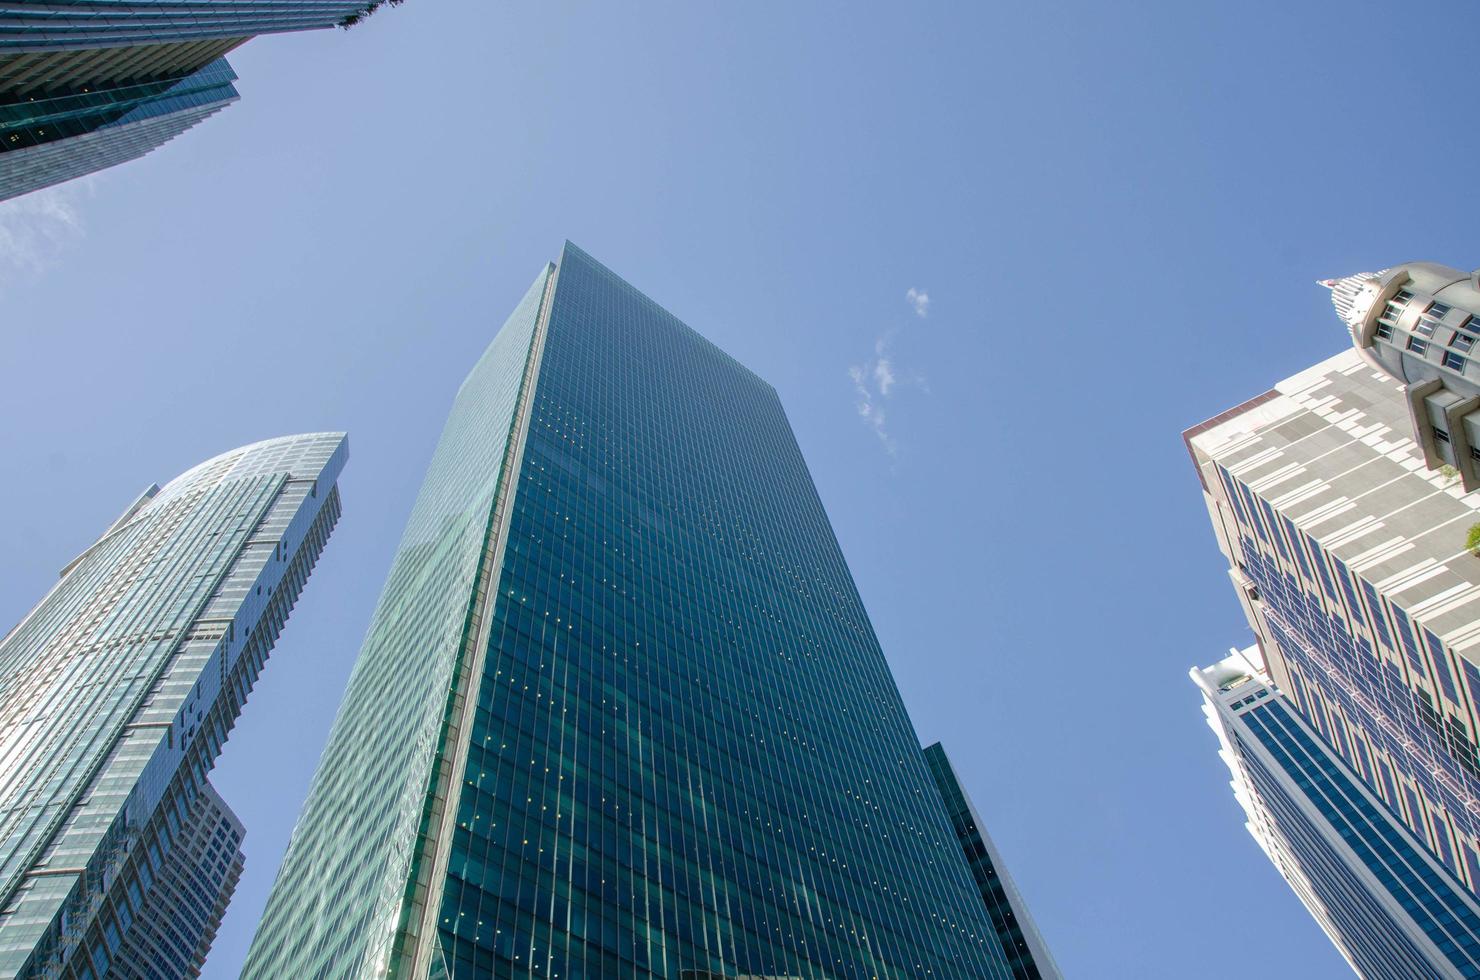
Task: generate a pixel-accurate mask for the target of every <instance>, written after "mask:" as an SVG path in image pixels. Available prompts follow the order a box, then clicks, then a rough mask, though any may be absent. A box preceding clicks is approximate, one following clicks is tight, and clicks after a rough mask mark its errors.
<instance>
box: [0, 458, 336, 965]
mask: <svg viewBox="0 0 1480 980" xmlns="http://www.w3.org/2000/svg"><path fill="white" fill-rule="evenodd" d="M346 453H347V447H346V442H345V439H344V436H343V435H340V434H334V433H327V434H318V435H305V436H294V437H289V438H283V439H273V440H269V441H267V442H261V443H257V444H255V445H251V446H247V447H245V448H242V449H238V450H236V451H234V452H230V453H226V454H225V455H222V456H218V457H216V458H215V459H212V460H210V461H208V462H206V463H202V464H201V465H199V466H197V467H195V468H194V469H192V470H190V471H189V472H187V473H185V474H184V475H182V476H180V477H178V478H177V479H175V480H174V481H172V482H171V483H169V484H168V485H167V486H165V487H164V488H163V489H160V488H159V487H157V486H155V487H151V488H149V490H147V491H145V493H143V494H142V495H141V496H140V497H139V498H138V499H137V500H136V501H135V502H134V503H133V505H132V506H130V507H129V508H128V509H127V510H126V511H125V512H124V513H123V515H122V516H121V517H119V518H118V520H117V521H116V522H114V524H113V525H112V526H111V527H109V528H108V529H107V531H106V532H104V534H103V535H102V536H101V537H100V538H98V540H97V541H96V542H94V543H93V544H92V545H91V546H90V547H88V549H87V550H86V551H84V552H83V553H82V554H81V555H79V556H78V557H77V558H76V559H74V560H73V561H72V562H71V563H70V564H69V565H68V566H67V567H66V568H65V569H63V570H62V574H61V579H60V581H58V582H57V584H56V585H55V586H54V587H53V588H52V590H51V591H50V592H49V593H48V594H47V595H46V597H45V598H43V599H42V600H41V602H40V604H38V605H37V606H36V607H35V608H34V609H32V610H31V612H30V613H28V614H27V615H26V617H25V618H24V619H22V620H21V622H20V623H19V624H18V625H16V626H15V628H14V629H12V630H11V631H10V632H9V633H8V634H6V636H5V637H4V638H3V639H0V760H3V764H0V978H5V980H13V978H21V980H33V978H34V980H41V978H47V980H52V978H59V980H104V978H111V977H122V978H133V977H148V978H154V977H167V978H168V977H186V976H192V975H195V972H196V971H198V969H199V967H200V964H201V961H202V960H203V958H204V956H205V953H206V950H207V949H208V947H209V945H210V941H211V938H212V936H213V935H214V933H215V930H216V928H217V925H218V924H219V922H220V919H221V914H222V912H223V911H224V909H225V907H226V902H227V901H228V900H229V898H230V896H231V892H232V889H233V888H234V887H235V884H236V880H237V877H238V876H239V875H240V873H241V860H242V859H241V851H240V843H241V838H242V829H241V825H240V823H238V822H237V820H236V818H235V816H233V815H232V814H231V812H230V810H229V809H227V808H226V806H225V804H224V803H222V802H221V800H220V798H219V797H218V796H217V795H216V794H215V791H214V790H213V789H212V788H211V787H210V785H209V783H207V782H206V774H207V773H208V772H209V770H210V769H211V767H212V766H213V765H214V763H215V760H216V757H217V756H218V755H219V753H220V751H221V747H222V744H223V743H224V742H225V740H226V736H227V733H228V732H229V731H230V730H231V727H232V725H233V724H234V723H235V720H236V717H237V715H238V714H239V713H240V711H241V708H242V704H243V703H244V702H245V701H246V698H247V694H248V692H249V691H250V690H251V688H252V685H253V683H254V682H255V680H256V678H257V674H258V672H259V671H260V670H261V669H262V666H263V663H264V661H265V660H266V657H267V654H268V652H269V651H270V650H271V648H272V645H273V643H274V641H275V640H276V639H277V636H278V633H279V631H280V630H281V629H282V627H283V624H284V622H285V621H286V619H287V617H288V613H289V611H290V610H291V609H292V607H293V604H294V602H295V601H296V599H297V597H298V594H299V591H300V590H301V589H302V588H303V585H304V582H305V581H306V580H307V578H308V574H309V572H310V570H311V569H312V568H313V565H314V562H315V560H316V559H317V557H318V555H319V552H320V550H321V549H322V548H323V546H324V543H325V542H326V541H327V540H328V537H329V533H330V531H331V530H332V529H333V527H334V523H335V520H336V519H337V518H338V516H339V492H338V489H337V486H336V483H335V481H336V479H337V477H338V475H339V471H340V469H341V467H342V466H343V464H344V461H345V457H346Z"/></svg>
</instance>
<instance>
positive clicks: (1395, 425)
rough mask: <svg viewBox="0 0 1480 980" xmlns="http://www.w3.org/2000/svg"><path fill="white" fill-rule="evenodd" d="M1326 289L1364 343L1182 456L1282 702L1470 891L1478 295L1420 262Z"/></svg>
mask: <svg viewBox="0 0 1480 980" xmlns="http://www.w3.org/2000/svg"><path fill="white" fill-rule="evenodd" d="M1325 285H1327V286H1329V287H1330V288H1331V289H1332V298H1333V300H1334V302H1335V304H1336V308H1337V311H1338V313H1339V314H1340V315H1341V316H1342V318H1343V319H1344V320H1345V321H1346V323H1347V326H1348V329H1349V331H1350V333H1351V336H1352V339H1353V341H1354V347H1353V349H1351V350H1348V351H1346V352H1344V353H1342V354H1339V355H1337V356H1336V357H1333V358H1330V359H1329V360H1326V361H1323V362H1322V363H1320V364H1317V365H1316V366H1315V367H1313V368H1310V369H1309V370H1306V371H1303V372H1301V373H1300V374H1297V375H1296V376H1294V377H1292V378H1289V379H1287V380H1286V381H1283V382H1281V383H1280V384H1278V385H1276V386H1275V388H1273V389H1271V390H1270V391H1267V392H1265V393H1264V394H1262V395H1260V396H1258V397H1257V398H1254V399H1252V400H1250V401H1248V402H1245V403H1244V404H1242V405H1240V406H1238V407H1236V408H1234V409H1232V410H1230V411H1228V412H1225V413H1223V414H1222V415H1219V416H1217V417H1216V418H1214V419H1211V420H1209V421H1208V422H1205V423H1203V424H1202V425H1199V426H1197V427H1195V428H1193V429H1190V430H1188V432H1187V433H1185V436H1186V440H1187V445H1188V448H1189V450H1190V451H1191V453H1192V455H1193V459H1194V461H1195V462H1196V464H1197V469H1198V475H1199V477H1200V478H1201V480H1202V485H1203V489H1204V496H1205V499H1206V502H1207V505H1208V509H1209V513H1210V515H1211V516H1212V521H1213V527H1214V530H1215V532H1216V534H1217V537H1218V541H1219V545H1220V547H1221V548H1222V550H1223V552H1224V554H1225V555H1226V557H1227V558H1228V560H1229V564H1230V575H1231V577H1232V579H1233V583H1234V586H1235V588H1236V591H1237V593H1238V595H1239V598H1240V601H1241V602H1242V603H1243V607H1244V611H1245V613H1246V615H1247V617H1248V620H1249V623H1250V625H1251V626H1252V627H1253V629H1254V633H1255V636H1256V638H1257V640H1258V646H1259V650H1260V651H1261V653H1262V659H1263V661H1264V662H1265V667H1266V669H1267V673H1268V676H1269V678H1270V680H1271V681H1272V682H1273V685H1274V689H1275V690H1277V691H1278V692H1280V693H1281V695H1282V699H1281V702H1280V703H1281V705H1283V706H1284V707H1283V708H1282V710H1285V709H1288V710H1289V711H1291V712H1294V713H1296V714H1298V716H1299V717H1300V719H1301V720H1302V721H1303V722H1304V724H1305V726H1306V728H1307V729H1309V730H1310V731H1313V732H1315V733H1317V734H1318V735H1319V737H1320V739H1321V741H1322V743H1323V745H1324V746H1325V747H1326V748H1327V749H1329V750H1330V751H1332V752H1334V753H1335V755H1336V756H1337V757H1339V758H1340V759H1341V760H1343V761H1344V763H1345V764H1346V765H1347V766H1348V767H1349V769H1350V770H1351V771H1352V772H1353V773H1354V774H1355V776H1356V777H1357V778H1358V779H1359V780H1360V781H1361V782H1362V783H1363V786H1364V791H1365V792H1367V793H1370V794H1371V795H1372V796H1374V797H1375V798H1377V799H1379V800H1381V801H1382V802H1383V804H1384V805H1385V806H1386V807H1387V808H1388V809H1390V810H1391V811H1392V812H1393V813H1394V814H1395V815H1396V816H1397V817H1398V818H1399V819H1401V820H1402V821H1403V822H1404V823H1405V824H1406V826H1407V827H1408V828H1409V830H1410V831H1411V832H1412V833H1413V834H1414V835H1416V837H1417V838H1418V839H1419V840H1421V841H1422V842H1423V844H1424V846H1425V847H1426V848H1427V849H1428V850H1429V851H1430V852H1431V853H1432V854H1433V855H1435V856H1436V858H1437V859H1438V860H1439V861H1440V862H1441V863H1442V864H1443V865H1444V866H1445V867H1446V868H1447V869H1448V871H1449V872H1450V873H1451V874H1452V875H1454V876H1455V877H1456V878H1458V879H1459V880H1460V881H1462V882H1463V883H1464V885H1465V886H1466V887H1467V888H1468V889H1469V890H1470V891H1471V892H1474V891H1475V890H1476V888H1477V884H1480V863H1477V862H1480V858H1477V855H1480V748H1477V742H1476V733H1477V731H1480V719H1477V716H1476V705H1475V696H1476V695H1477V694H1480V669H1477V665H1480V603H1477V602H1476V600H1477V598H1480V558H1476V557H1475V555H1473V554H1472V553H1471V551H1470V545H1469V543H1468V535H1469V533H1470V529H1471V528H1472V527H1474V526H1476V525H1477V523H1480V515H1477V513H1476V512H1477V510H1480V499H1477V498H1480V495H1476V494H1473V493H1471V492H1470V488H1471V487H1474V486H1477V485H1480V484H1477V482H1476V471H1475V464H1474V461H1475V460H1476V459H1477V458H1480V454H1477V451H1476V449H1475V448H1472V447H1476V446H1480V428H1477V423H1480V415H1476V414H1474V412H1473V410H1474V409H1475V407H1476V406H1477V405H1480V384H1477V381H1476V380H1475V379H1476V378H1480V366H1477V365H1474V364H1472V363H1471V362H1470V359H1469V353H1470V347H1471V345H1473V343H1474V342H1475V338H1476V337H1477V336H1480V317H1477V316H1476V315H1475V314H1477V313H1480V289H1477V288H1476V285H1475V283H1474V281H1473V279H1472V278H1471V277H1470V276H1469V275H1466V274H1464V273H1461V272H1458V271H1456V270H1453V269H1446V268H1444V267H1441V266H1434V265H1429V264H1424V263H1416V264H1411V265H1404V266H1399V267H1396V268H1393V269H1390V270H1387V271H1385V272H1382V273H1376V274H1363V275H1359V276H1354V277H1351V278H1349V279H1344V280H1339V281H1332V282H1328V283H1326V284H1325ZM1318 917H1319V915H1318ZM1436 969H1437V967H1436Z"/></svg>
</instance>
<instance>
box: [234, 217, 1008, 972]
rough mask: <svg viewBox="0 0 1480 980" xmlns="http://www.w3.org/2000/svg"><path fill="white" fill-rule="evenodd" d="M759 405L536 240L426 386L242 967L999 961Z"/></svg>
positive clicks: (825, 546) (864, 626)
mask: <svg viewBox="0 0 1480 980" xmlns="http://www.w3.org/2000/svg"><path fill="white" fill-rule="evenodd" d="M996 947H997V943H996V934H995V932H994V930H993V928H992V923H991V921H990V919H989V918H988V915H987V912H986V909H985V908H984V907H983V904H982V901H981V897H980V895H979V894H978V892H977V889H976V886H975V883H974V881H973V879H972V875H971V870H970V869H969V868H968V867H967V865H966V862H965V860H964V859H963V856H962V853H961V849H960V847H959V846H958V843H957V840H956V836H955V833H954V832H953V830H952V828H951V824H950V821H949V819H948V818H947V816H946V813H945V810H944V807H943V806H942V805H941V802H940V797H939V795H938V793H937V792H936V790H935V785H934V783H933V781H932V780H931V777H930V772H929V770H928V768H927V767H926V764H925V759H924V755H923V754H922V753H921V751H920V747H919V743H918V742H917V741H916V740H915V734H914V731H913V727H912V725H911V723H910V720H909V718H908V716H907V715H906V713H905V709H904V706H903V704H902V703H901V701H900V697H899V694H898V692H897V690H896V689H895V686H894V681H893V679H892V677H891V675H890V673H889V668H888V666H887V664H886V663H885V660H884V656H883V653H882V651H881V650H880V649H879V645H878V641H877V640H876V639H875V637H874V633H873V630H872V628H871V627H870V625H869V621H868V618H867V616H866V614H865V613H864V610H863V606H862V604H861V602H860V600H859V597H858V593H857V591H856V590H855V588H854V585H853V580H852V578H851V576H850V575H849V573H848V569H847V566H846V565H845V564H844V561H843V556H842V553H841V552H840V551H839V549H838V544H837V541H836V539H835V538H834V537H833V533H832V530H831V527H830V525H829V524H828V520H827V516H826V514H825V513H824V512H823V509H822V504H821V501H820V500H819V499H818V496H817V493H816V491H815V489H814V488H813V485H812V481H811V478H810V476H809V475H808V472H807V467H806V464H805V463H804V462H803V460H802V456H801V452H800V450H799V449H798V447H797V444H796V441H795V439H794V438H793V436H792V433H791V429H790V426H789V425H788V424H787V421H786V417H785V415H784V413H783V412H782V409H781V404H780V401H779V400H778V399H777V397H776V392H775V390H774V389H772V388H771V387H770V386H769V385H767V384H766V383H765V382H763V381H761V380H760V379H759V378H757V377H756V376H755V375H753V374H751V373H750V372H749V371H747V370H746V369H745V368H744V367H742V366H741V365H740V364H738V363H736V362H735V361H734V360H732V359H731V358H730V357H728V356H726V355H725V354H724V353H723V352H722V351H720V350H719V349H718V348H716V347H715V346H713V345H712V344H710V343H708V342H707V341H705V340H704V339H703V338H702V337H700V336H699V335H698V334H697V333H695V332H694V331H692V330H690V329H689V328H688V327H687V326H685V325H684V324H683V323H681V322H679V321H678V320H677V319H675V318H674V317H673V316H671V315H670V314H668V313H667V312H665V311H664V310H663V309H662V308H661V307H659V306H658V305H657V304H656V303H654V302H652V301H651V300H649V299H648V298H647V297H646V296H644V295H642V294H641V293H639V292H638V291H637V290H635V289H633V288H632V287H631V286H629V285H627V284H626V283H625V282H623V281H622V280H621V279H619V278H617V277H616V276H615V275H613V274H612V273H611V272H609V271H607V270H606V269H605V268H603V267H602V266H600V265H598V264H597V263H596V262H595V261H594V260H592V259H591V258H590V257H588V256H587V255H586V254H585V253H583V252H581V251H580V250H579V249H577V248H575V247H573V246H571V245H566V247H565V249H564V252H563V253H562V256H561V259H560V264H559V266H558V268H557V267H555V266H549V267H547V268H546V269H545V271H543V272H542V273H541V274H540V275H539V277H538V278H537V279H536V280H535V282H534V284H533V286H531V287H530V289H529V292H528V293H527V294H526V295H525V297H524V299H523V300H522V301H521V302H520V304H519V306H518V307H517V309H515V311H514V313H513V315H512V316H511V317H510V318H509V319H508V321H507V322H506V323H505V324H504V326H503V328H502V330H500V331H499V333H498V335H497V336H496V337H495V338H494V340H493V342H492V344H491V345H490V346H489V348H488V350H487V351H486V352H485V353H484V355H483V357H482V359H481V360H479V362H478V363H477V365H476V366H475V367H474V368H473V370H472V373H471V374H469V375H468V377H467V379H466V380H465V381H464V382H463V384H462V387H461V388H460V389H459V391H458V395H457V399H456V401H455V402H454V404H453V407H452V414H451V416H450V418H449V419H448V422H447V426H446V428H445V429H444V431H443V434H442V438H441V441H440V443H439V444H438V446H437V450H436V453H435V454H434V456H433V458H432V462H431V466H430V469H429V471H428V473H427V476H426V480H425V482H424V483H423V485H422V489H421V494H420V496H419V497H418V499H417V502H416V505H415V508H414V509H413V511H412V514H411V518H410V522H409V524H408V526H407V528H406V531H405V534H404V536H403V538H402V540H401V545H400V550H399V553H398V554H397V556H396V559H395V563H394V565H393V567H392V569H391V573H390V578H389V579H388V581H387V582H386V586H385V590H384V591H383V592H382V594H381V599H380V604H379V607H378V608H377V609H376V612H375V615H374V618H373V619H372V621H371V624H370V629H369V633H368V635H367V636H366V639H365V643H364V646H363V648H362V650H361V652H360V657H359V661H358V663H357V664H356V666H355V669H354V673H353V674H352V676H351V678H350V682H349V687H348V691H347V692H346V694H345V698H344V702H343V704H342V705H341V707H340V711H339V716H338V718H337V719H336V721H335V723H334V729H333V732H332V734H331V736H330V739H329V744H328V747H327V748H326V749H325V751H324V755H323V758H322V760H321V761H320V764H319V770H318V773H317V775H316V776H315V777H314V783H313V787H312V789H311V790H310V792H309V796H308V800H307V802H306V803H305V805H304V809H303V812H302V814H301V815H300V817H299V821H298V825H297V828H296V829H295V831H294V834H293V839H292V842H291V843H290V844H289V847H288V852H287V854H286V856H285V857H284V859H283V864H282V867H281V869H280V870H279V872H278V878H277V882H276V884H275V885H274V887H273V890H272V894H271V896H270V898H269V899H268V903H267V910H266V913H265V915H264V917H263V920H262V923H261V925H260V927H259V929H258V932H257V935H256V937H255V939H254V940H253V943H252V948H251V951H250V953H249V954H248V958H247V963H246V967H245V969H244V972H243V976H244V977H247V978H255V980H278V978H281V977H317V978H320V980H328V978H344V977H355V978H362V977H363V978H369V977H386V976H390V977H397V978H416V980H421V978H426V977H439V978H441V977H455V978H473V977H513V976H519V977H527V976H539V977H552V978H553V977H588V978H596V977H626V978H631V977H664V978H672V980H701V978H710V977H731V978H733V977H736V976H751V977H772V978H781V977H786V978H801V977H806V978H821V977H829V978H835V980H844V978H854V977H898V976H911V977H916V976H933V977H941V978H958V977H999V978H1007V977H1009V976H1010V973H1009V971H1008V970H1007V968H1006V966H1005V964H1004V963H1003V962H1002V958H1001V955H1000V953H999V952H998V951H997V948H996Z"/></svg>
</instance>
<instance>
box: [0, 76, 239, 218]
mask: <svg viewBox="0 0 1480 980" xmlns="http://www.w3.org/2000/svg"><path fill="white" fill-rule="evenodd" d="M235 80H236V72H234V71H232V69H231V66H230V65H228V64H227V63H226V59H225V58H217V59H216V60H215V61H213V62H211V63H210V64H209V65H207V66H206V67H204V68H202V69H201V70H200V71H198V72H194V73H193V74H190V75H187V76H185V77H184V78H179V79H173V80H168V81H159V82H148V83H144V84H139V85H120V86H117V87H115V88H108V89H103V90H101V91H92V92H86V93H81V94H77V95H62V96H56V97H54V98H41V99H28V100H26V101H24V102H15V103H12V104H10V105H0V147H3V148H4V149H3V151H0V200H5V199H7V198H11V197H18V196H19V195H21V194H26V193H29V192H31V191H34V190H40V189H41V188H43V187H50V186H51V185H53V184H59V183H61V182H62V181H65V180H71V179H72V178H74V177H83V176H86V175H87V174H90V173H96V172H97V171H99V170H104V169H106V168H108V167H112V166H114V165H116V164H120V163H125V162H127V161H129V160H135V159H138V158H139V157H141V156H143V155H144V154H146V153H148V152H149V151H150V150H152V149H154V148H155V147H158V146H162V145H164V144H165V143H167V142H169V141H170V140H172V139H174V138H175V137H176V136H178V135H180V134H181V133H183V132H185V130H187V129H189V128H190V127H191V126H194V125H195V124H196V123H198V122H200V121H201V120H203V119H205V118H207V117H208V116H211V115H213V114H214V113H217V112H219V111H220V110H222V109H224V108H225V107H226V106H228V105H230V104H231V103H232V102H235V101H236V99H237V97H238V96H237V93H236V87H235V86H234V85H232V82H234V81H235Z"/></svg>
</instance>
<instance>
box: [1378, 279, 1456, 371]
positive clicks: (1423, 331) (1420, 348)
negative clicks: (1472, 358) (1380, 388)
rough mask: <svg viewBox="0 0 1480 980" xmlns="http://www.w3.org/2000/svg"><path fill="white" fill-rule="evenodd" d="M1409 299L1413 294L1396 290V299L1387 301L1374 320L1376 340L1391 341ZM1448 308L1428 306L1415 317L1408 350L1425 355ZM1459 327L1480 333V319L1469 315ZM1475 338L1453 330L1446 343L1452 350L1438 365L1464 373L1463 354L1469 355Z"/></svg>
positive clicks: (1447, 351) (1446, 353)
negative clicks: (1379, 314)
mask: <svg viewBox="0 0 1480 980" xmlns="http://www.w3.org/2000/svg"><path fill="white" fill-rule="evenodd" d="M1412 299H1413V294H1412V293H1411V292H1409V291H1408V290H1406V289H1402V290H1399V291H1398V294H1397V295H1396V296H1394V297H1393V298H1392V299H1390V300H1388V301H1387V308H1386V309H1385V310H1384V311H1383V313H1382V316H1381V317H1380V318H1379V319H1378V321H1377V336H1378V337H1380V338H1381V339H1383V340H1386V341H1389V342H1391V341H1392V339H1393V328H1394V327H1395V326H1397V323H1398V318H1399V317H1400V316H1402V314H1403V311H1404V310H1406V309H1407V308H1408V304H1409V303H1410V302H1411V301H1412ZM1451 309H1453V307H1450V306H1446V305H1445V304H1443V303H1433V304H1431V305H1430V306H1429V308H1428V309H1427V310H1425V311H1424V313H1423V315H1422V316H1420V317H1419V318H1418V322H1417V323H1415V324H1414V325H1413V335H1412V336H1410V337H1409V338H1408V343H1407V349H1408V350H1410V351H1412V352H1413V353H1414V354H1417V355H1419V356H1420V357H1422V356H1424V355H1425V354H1427V353H1428V350H1429V342H1430V341H1431V340H1432V339H1433V337H1434V330H1435V329H1436V328H1437V327H1439V326H1441V325H1442V322H1441V321H1442V320H1443V319H1444V317H1445V316H1446V315H1447V314H1448V313H1449V311H1450V310H1451ZM1462 326H1465V327H1469V328H1471V329H1472V330H1475V331H1477V332H1480V317H1474V316H1472V317H1470V318H1469V319H1468V320H1466V321H1465V322H1464V323H1463V324H1462ZM1475 339H1476V338H1475V335H1474V334H1469V333H1465V332H1464V331H1462V330H1455V331H1454V336H1453V337H1451V338H1450V340H1449V347H1450V348H1451V349H1448V350H1445V351H1444V355H1443V357H1442V359H1441V363H1442V364H1443V365H1444V366H1445V367H1447V368H1449V369H1450V370H1452V371H1459V372H1461V373H1463V372H1464V369H1465V364H1466V359H1465V357H1464V355H1465V354H1468V353H1470V349H1471V348H1472V347H1473V346H1474V344H1475Z"/></svg>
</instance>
